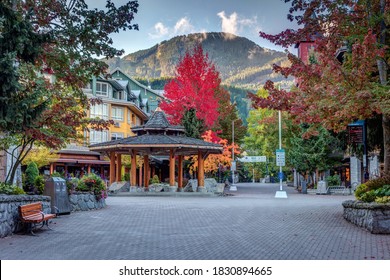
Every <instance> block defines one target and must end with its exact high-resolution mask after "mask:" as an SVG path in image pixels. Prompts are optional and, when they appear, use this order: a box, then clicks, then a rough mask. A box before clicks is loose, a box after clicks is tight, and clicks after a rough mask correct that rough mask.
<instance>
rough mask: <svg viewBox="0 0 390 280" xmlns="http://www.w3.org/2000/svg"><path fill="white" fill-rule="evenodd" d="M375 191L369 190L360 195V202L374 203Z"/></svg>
mask: <svg viewBox="0 0 390 280" xmlns="http://www.w3.org/2000/svg"><path fill="white" fill-rule="evenodd" d="M375 198H376V196H375V191H374V190H371V191H368V192H365V193H363V194H362V195H361V197H360V200H361V201H364V202H374V201H375Z"/></svg>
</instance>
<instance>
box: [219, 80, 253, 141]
mask: <svg viewBox="0 0 390 280" xmlns="http://www.w3.org/2000/svg"><path fill="white" fill-rule="evenodd" d="M216 94H217V96H218V99H219V102H218V103H219V104H218V113H219V116H218V119H217V123H216V125H215V126H214V128H213V130H214V131H216V132H217V134H218V136H219V137H220V138H222V139H226V140H227V141H228V142H229V143H232V122H233V121H234V142H235V143H238V144H241V143H242V142H243V140H244V137H245V134H246V127H245V126H244V125H243V121H242V119H240V117H239V115H238V110H237V106H236V104H235V103H232V102H231V101H230V94H229V92H228V91H227V90H226V89H225V88H224V87H219V89H218V90H217V91H216Z"/></svg>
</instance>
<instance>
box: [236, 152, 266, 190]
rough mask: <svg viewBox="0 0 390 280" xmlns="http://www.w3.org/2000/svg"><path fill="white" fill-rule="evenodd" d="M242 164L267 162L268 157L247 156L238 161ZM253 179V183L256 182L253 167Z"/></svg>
mask: <svg viewBox="0 0 390 280" xmlns="http://www.w3.org/2000/svg"><path fill="white" fill-rule="evenodd" d="M238 160H239V161H241V162H267V157H266V156H245V157H242V158H240V159H238ZM252 173H253V175H252V178H253V183H254V182H255V168H254V167H253V169H252Z"/></svg>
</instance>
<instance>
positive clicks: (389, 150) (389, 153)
mask: <svg viewBox="0 0 390 280" xmlns="http://www.w3.org/2000/svg"><path fill="white" fill-rule="evenodd" d="M386 3H387V1H386V0H380V13H381V15H382V16H384V14H385V11H386ZM379 43H380V44H381V45H382V46H383V47H384V46H386V24H385V21H384V20H383V19H382V20H381V23H380V32H379ZM377 65H378V72H379V80H380V83H381V85H383V86H386V85H387V72H388V69H387V64H386V63H385V61H384V60H383V59H378V60H377ZM382 127H383V149H384V159H383V162H384V165H385V168H384V173H385V174H389V173H390V115H388V114H385V113H384V114H383V116H382Z"/></svg>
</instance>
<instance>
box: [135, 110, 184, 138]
mask: <svg viewBox="0 0 390 280" xmlns="http://www.w3.org/2000/svg"><path fill="white" fill-rule="evenodd" d="M131 130H132V131H133V132H134V133H136V134H137V135H142V134H144V133H152V134H160V133H161V131H164V134H168V135H169V134H174V135H179V134H184V127H183V126H180V125H171V124H170V123H169V121H168V119H167V117H166V116H165V114H164V112H163V111H162V110H161V109H160V108H157V109H156V110H155V111H154V112H153V114H152V116H151V117H150V119H149V120H148V121H147V123H146V124H145V125H140V126H135V127H133V128H132V129H131ZM180 132H181V133H180Z"/></svg>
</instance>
